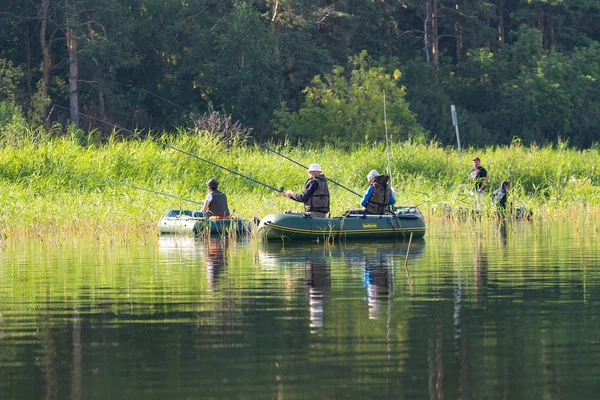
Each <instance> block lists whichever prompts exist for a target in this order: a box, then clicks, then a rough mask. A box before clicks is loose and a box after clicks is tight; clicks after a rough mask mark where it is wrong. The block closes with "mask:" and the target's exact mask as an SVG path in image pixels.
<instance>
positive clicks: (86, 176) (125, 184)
mask: <svg viewBox="0 0 600 400" xmlns="http://www.w3.org/2000/svg"><path fill="white" fill-rule="evenodd" d="M64 174H65V175H69V176H72V177H75V178H82V179H89V180H92V181H97V182H102V183H110V184H112V185H120V186H124V187H126V188H131V189H137V190H143V191H144V192H149V193H153V194H158V195H161V196H165V197H171V198H173V199H177V200H181V201H187V202H188V203H194V204H198V205H204V203H201V202H198V201H194V200H190V199H186V198H184V197H179V196H175V195H172V194H169V193H164V192H159V191H158V190H151V189H146V188H143V187H140V186H135V185H130V184H127V183H122V182H116V181H111V180H109V179H103V178H96V177H93V176H89V175H77V174H70V173H68V172H65V173H64Z"/></svg>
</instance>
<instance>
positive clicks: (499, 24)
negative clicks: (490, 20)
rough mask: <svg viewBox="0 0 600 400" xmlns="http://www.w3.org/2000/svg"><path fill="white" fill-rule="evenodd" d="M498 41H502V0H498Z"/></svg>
mask: <svg viewBox="0 0 600 400" xmlns="http://www.w3.org/2000/svg"><path fill="white" fill-rule="evenodd" d="M498 41H499V42H500V43H504V0H500V1H499V2H498Z"/></svg>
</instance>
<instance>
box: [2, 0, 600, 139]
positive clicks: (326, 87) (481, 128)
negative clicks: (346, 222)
mask: <svg viewBox="0 0 600 400" xmlns="http://www.w3.org/2000/svg"><path fill="white" fill-rule="evenodd" d="M334 3H335V4H334ZM39 5H40V4H37V3H36V2H27V1H18V0H6V1H4V2H3V3H2V7H1V10H0V11H2V12H3V18H2V19H1V20H0V59H1V61H0V67H1V68H0V101H5V100H9V101H10V102H12V103H15V105H17V106H19V107H20V108H21V109H22V110H23V112H24V113H25V114H26V115H27V118H28V123H29V124H30V125H32V126H33V127H34V128H33V129H34V130H39V133H42V131H48V127H50V126H52V123H53V122H59V123H62V122H63V121H64V118H65V115H64V113H63V112H59V111H57V108H56V107H54V109H53V107H52V106H56V105H59V106H61V107H66V106H67V104H68V103H67V100H68V98H69V92H68V81H69V70H70V68H69V65H70V60H69V52H68V51H67V49H66V46H65V45H64V44H65V40H64V39H65V38H64V33H65V32H66V31H67V28H70V29H69V31H72V32H74V34H75V38H76V40H77V45H78V54H77V55H78V60H79V65H78V67H79V86H78V93H79V103H80V104H79V106H80V110H81V111H82V112H84V113H86V114H88V115H90V116H92V117H93V118H97V119H101V120H106V121H109V122H116V123H118V124H119V125H122V126H125V127H127V128H129V129H133V128H139V129H153V130H163V129H171V128H172V127H173V126H187V127H189V126H191V125H192V123H191V122H192V121H191V120H190V114H194V115H202V114H203V113H205V112H206V111H207V110H208V107H209V104H214V105H215V109H216V110H217V111H219V112H225V113H226V114H228V115H229V114H231V115H232V116H233V121H240V123H242V124H243V126H244V127H246V128H247V129H251V130H252V132H253V134H254V136H255V137H256V138H258V139H259V140H265V141H267V140H269V139H271V138H272V137H273V129H272V126H271V121H273V120H274V119H275V123H276V125H277V126H276V132H275V133H276V135H278V136H276V137H277V138H281V139H283V138H284V137H286V136H288V135H289V136H288V137H289V138H291V139H292V140H302V141H309V140H310V141H313V140H314V141H317V142H322V143H339V142H344V143H348V144H358V143H362V142H363V141H365V139H366V138H368V139H367V140H369V141H370V140H371V139H375V140H377V139H379V138H381V132H383V131H384V128H382V124H381V120H382V117H381V115H382V110H381V109H380V108H379V109H378V108H377V107H381V102H382V96H381V95H380V94H379V93H382V92H383V89H384V88H385V89H386V91H387V90H388V89H389V90H390V93H389V94H388V97H389V100H390V101H389V103H390V112H389V113H388V115H389V117H390V122H391V123H392V125H393V126H392V130H393V135H394V136H395V137H396V138H407V137H411V138H414V137H415V136H421V135H422V133H423V131H429V132H430V134H431V136H433V137H434V138H436V139H437V140H440V141H442V143H444V144H446V145H448V144H455V141H456V139H455V135H454V132H453V127H452V124H451V120H450V113H449V106H450V105H451V104H455V105H456V107H457V110H458V111H459V123H460V128H461V137H462V139H463V144H464V145H467V146H469V145H473V146H484V145H498V144H499V145H508V144H509V143H510V142H511V140H512V138H513V137H514V136H518V137H520V138H521V140H522V141H523V143H524V144H530V143H547V142H548V143H556V142H557V140H558V138H564V139H565V140H566V139H568V140H569V142H570V143H571V144H573V145H575V146H578V147H582V148H583V147H589V146H591V145H593V143H594V142H595V141H596V140H597V133H596V132H595V129H594V127H595V126H597V122H598V121H597V120H598V116H597V112H596V111H595V110H596V109H597V106H598V105H597V103H598V97H599V96H598V86H597V82H598V79H599V76H598V70H597V68H595V66H597V65H598V42H600V24H598V23H597V21H598V18H599V17H600V3H599V2H598V1H597V0H570V1H560V0H531V1H529V0H503V1H497V2H491V1H489V0H469V1H466V0H436V1H433V0H405V1H365V0H348V1H341V2H331V1H329V0H278V1H273V0H247V1H242V0H239V1H236V0H225V1H198V0H193V1H164V0H70V1H69V2H56V1H54V2H49V3H48V5H49V13H48V18H47V20H46V21H45V22H46V24H41V23H40V22H41V21H40V18H41V13H40V10H39ZM44 25H45V26H47V30H46V35H45V37H44V40H45V42H46V48H45V50H48V51H49V54H48V56H49V57H48V58H46V61H50V65H49V70H48V71H46V72H47V73H48V75H49V77H48V78H49V88H48V98H44V99H43V98H41V91H40V90H39V88H37V89H36V83H37V82H38V81H39V80H40V78H41V77H42V72H43V68H44V65H45V63H44V55H43V51H42V43H41V42H42V37H41V36H40V33H41V32H40V29H41V27H42V26H44ZM363 52H365V54H366V53H368V54H369V55H370V57H372V58H365V57H363V56H362V55H361V54H363ZM361 57H363V59H362V61H360V60H361ZM373 60H385V61H381V62H374V61H373ZM396 60H399V61H396ZM361 63H362V64H366V65H363V66H361ZM334 65H337V66H338V67H335V68H333V66H334ZM396 69H398V70H400V71H402V75H403V76H402V78H401V80H398V79H397V78H396V77H395V76H394V70H396ZM352 70H356V71H357V72H356V73H355V74H354V75H353V74H352V72H351V71H352ZM370 74H372V75H370ZM386 75H389V78H387V79H386V78H384V77H382V76H386ZM315 76H318V77H319V78H317V79H316V80H314V81H313V79H315V78H314V77H315ZM353 85H356V86H353ZM361 90H363V91H364V92H362V93H361ZM373 91H374V92H373ZM395 91H397V92H398V93H397V95H394V93H395ZM282 103H284V105H285V106H284V107H283V108H280V107H281V104H282ZM404 103H408V104H410V106H409V108H410V112H412V114H411V113H410V112H408V111H407V110H408V108H407V107H404V105H403V104H404ZM396 106H397V109H392V108H393V107H396ZM279 108H280V109H279ZM277 109H279V111H277V112H275V111H276V110H277ZM50 110H54V111H53V112H51V113H49V114H48V112H49V111H50ZM415 118H416V123H415V121H414V119H415ZM91 121H95V122H91ZM419 125H420V126H419ZM81 126H84V127H85V129H86V130H93V129H99V130H101V131H102V132H101V133H102V134H104V135H106V134H109V131H110V129H111V128H108V126H109V125H108V124H104V123H101V122H98V121H96V120H92V119H88V120H86V119H85V118H82V121H81ZM421 127H422V128H424V129H422V128H421ZM346 131H348V132H349V134H348V135H346Z"/></svg>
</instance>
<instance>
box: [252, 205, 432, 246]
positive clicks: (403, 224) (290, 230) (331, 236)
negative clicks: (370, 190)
mask: <svg viewBox="0 0 600 400" xmlns="http://www.w3.org/2000/svg"><path fill="white" fill-rule="evenodd" d="M411 234H412V236H413V238H414V239H417V238H422V237H423V236H424V235H425V221H424V220H423V215H422V214H421V212H420V211H419V209H418V208H417V207H399V208H396V210H395V212H394V213H390V214H385V215H364V214H348V215H344V216H342V217H333V218H311V217H310V216H308V215H306V214H270V215H267V216H266V217H265V218H263V219H262V220H261V221H260V224H259V225H258V235H259V237H260V238H261V239H263V240H280V241H285V240H347V239H359V240H372V239H408V238H409V237H410V235H411Z"/></svg>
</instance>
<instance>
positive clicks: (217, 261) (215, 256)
mask: <svg viewBox="0 0 600 400" xmlns="http://www.w3.org/2000/svg"><path fill="white" fill-rule="evenodd" d="M207 245H208V252H207V253H206V279H207V281H208V289H209V290H213V289H214V286H215V285H216V284H217V283H218V280H219V276H220V275H221V273H222V272H223V271H224V270H225V267H226V266H227V258H226V255H225V250H224V249H223V240H222V239H221V238H211V239H210V242H208V244H207ZM225 245H226V243H225ZM225 247H226V246H225Z"/></svg>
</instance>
